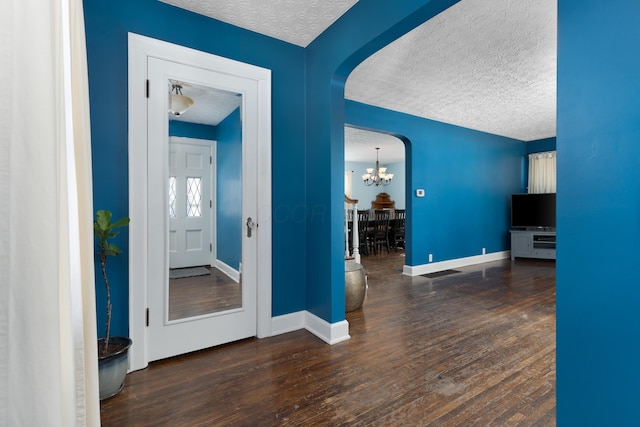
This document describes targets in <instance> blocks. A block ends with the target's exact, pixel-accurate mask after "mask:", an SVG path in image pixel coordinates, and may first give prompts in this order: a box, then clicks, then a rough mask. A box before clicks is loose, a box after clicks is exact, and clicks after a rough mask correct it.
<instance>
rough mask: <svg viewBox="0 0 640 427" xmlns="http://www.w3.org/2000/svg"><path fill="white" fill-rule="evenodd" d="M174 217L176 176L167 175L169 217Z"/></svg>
mask: <svg viewBox="0 0 640 427" xmlns="http://www.w3.org/2000/svg"><path fill="white" fill-rule="evenodd" d="M175 217H176V177H175V176H170V177H169V218H175Z"/></svg>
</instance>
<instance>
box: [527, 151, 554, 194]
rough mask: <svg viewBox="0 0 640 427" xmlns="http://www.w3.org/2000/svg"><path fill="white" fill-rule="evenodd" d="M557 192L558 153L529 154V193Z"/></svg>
mask: <svg viewBox="0 0 640 427" xmlns="http://www.w3.org/2000/svg"><path fill="white" fill-rule="evenodd" d="M555 192H556V152H555V151H547V152H544V153H533V154H529V193H555Z"/></svg>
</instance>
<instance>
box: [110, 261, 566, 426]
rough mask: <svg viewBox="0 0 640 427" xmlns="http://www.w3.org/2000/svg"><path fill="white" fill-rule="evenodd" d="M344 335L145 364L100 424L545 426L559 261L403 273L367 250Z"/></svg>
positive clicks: (239, 346) (292, 337) (551, 421)
mask: <svg viewBox="0 0 640 427" xmlns="http://www.w3.org/2000/svg"><path fill="white" fill-rule="evenodd" d="M362 263H363V265H364V267H365V270H366V271H367V272H368V283H369V289H368V292H367V297H366V300H365V302H364V305H363V308H362V309H360V310H356V311H353V312H350V313H347V316H346V317H347V320H348V321H349V325H350V326H349V331H350V334H351V339H350V340H348V341H345V342H343V343H340V344H336V345H333V346H330V345H328V344H325V343H324V342H322V341H321V340H319V339H318V338H316V337H315V336H313V335H312V334H310V333H309V332H306V331H296V332H292V333H288V334H284V335H280V336H276V337H272V338H267V339H261V340H258V339H248V340H244V341H240V342H237V343H233V344H229V345H225V346H221V347H217V348H214V349H210V350H203V351H199V352H196V353H192V354H189V355H184V356H179V357H175V358H172V359H167V360H164V361H160V362H155V363H152V364H151V365H150V366H149V367H148V368H147V369H145V370H142V371H137V372H133V373H131V374H129V375H128V376H127V380H126V386H125V388H124V390H123V391H122V392H120V394H118V395H116V396H115V397H113V398H111V399H109V400H106V401H103V402H102V403H101V414H102V425H103V426H164V425H168V426H218V425H233V426H271V425H274V426H277V425H288V426H300V425H305V426H306V425H323V426H325V425H327V426H338V425H379V426H408V425H410V426H427V425H432V426H489V425H491V426H515V425H522V426H532V425H537V426H553V425H555V407H556V403H555V377H556V373H555V349H556V347H555V319H556V317H555V262H553V261H537V260H522V259H518V260H516V261H514V262H511V261H510V260H504V261H497V262H492V263H487V264H480V265H477V266H471V267H465V268H460V269H458V270H459V272H457V273H453V274H450V275H445V276H442V277H439V278H427V277H413V278H412V277H407V276H402V275H401V274H400V271H401V269H402V265H403V263H404V259H403V258H402V255H401V254H395V253H394V252H393V251H392V252H391V254H390V255H386V254H382V255H380V254H379V255H377V256H368V257H363V262H362Z"/></svg>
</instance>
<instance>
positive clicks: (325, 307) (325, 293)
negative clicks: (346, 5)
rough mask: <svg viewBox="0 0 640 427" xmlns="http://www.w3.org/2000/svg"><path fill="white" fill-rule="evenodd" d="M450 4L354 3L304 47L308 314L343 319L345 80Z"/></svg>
mask: <svg viewBox="0 0 640 427" xmlns="http://www.w3.org/2000/svg"><path fill="white" fill-rule="evenodd" d="M456 2H457V1H456V0H441V1H439V0H432V1H427V0H405V1H402V2H389V1H387V0H369V1H360V2H358V3H356V4H355V5H354V6H353V7H352V8H351V9H349V10H348V11H347V12H346V13H345V14H344V15H342V16H341V17H340V18H339V19H338V20H337V21H336V22H335V23H334V24H333V25H332V26H331V27H330V28H329V29H328V30H327V31H325V32H323V33H322V34H320V36H319V37H318V38H316V39H315V40H314V41H313V42H312V43H311V44H310V45H309V46H308V47H307V49H306V55H307V62H306V67H307V74H306V83H307V88H306V99H307V104H306V123H307V129H306V147H307V151H306V156H305V159H306V163H305V165H306V168H307V175H306V177H307V179H306V194H307V208H308V210H309V212H310V216H309V219H308V221H307V224H306V230H307V232H306V237H307V257H306V259H307V274H306V279H307V280H306V283H307V309H308V310H309V311H310V312H311V313H313V314H315V315H317V316H319V317H321V318H322V319H325V320H327V321H328V322H330V323H334V322H338V321H341V320H343V319H344V259H343V254H344V236H343V218H344V210H343V206H344V204H343V198H344V182H343V181H344V174H342V173H339V174H335V173H332V174H330V176H329V179H326V176H327V171H341V170H343V168H344V124H345V121H344V82H345V80H346V78H347V77H348V75H349V73H350V72H351V71H352V70H353V69H354V68H355V67H356V66H357V65H358V64H359V63H360V62H362V61H363V60H364V59H365V58H367V57H368V56H369V55H371V54H372V53H374V52H376V51H377V50H379V49H380V48H382V47H384V46H385V45H386V44H388V43H390V42H392V41H393V40H395V39H396V38H398V37H399V36H401V35H403V34H405V33H406V32H408V31H410V30H412V29H414V28H415V27H416V26H418V25H420V24H421V23H423V22H424V21H426V20H427V19H430V18H431V17H433V16H435V15H437V14H438V13H440V12H441V11H442V10H444V9H446V8H447V7H449V6H450V5H452V4H455V3H456Z"/></svg>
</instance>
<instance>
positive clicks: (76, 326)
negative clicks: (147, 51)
mask: <svg viewBox="0 0 640 427" xmlns="http://www.w3.org/2000/svg"><path fill="white" fill-rule="evenodd" d="M83 21H84V17H83V11H82V0H8V1H7V2H3V5H2V14H0V58H2V66H1V67H0V82H1V83H2V89H1V91H2V102H0V135H1V136H0V138H1V139H0V144H1V145H0V425H2V426H5V425H6V426H65V427H67V426H84V425H89V426H93V425H99V424H100V405H99V399H98V379H97V375H98V373H97V370H98V368H97V354H96V353H97V349H96V340H97V337H96V321H95V316H96V315H95V289H94V271H93V230H92V222H93V221H92V219H93V207H92V195H91V188H92V183H91V152H90V129H89V99H88V84H87V67H86V52H85V37H84V22H83Z"/></svg>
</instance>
